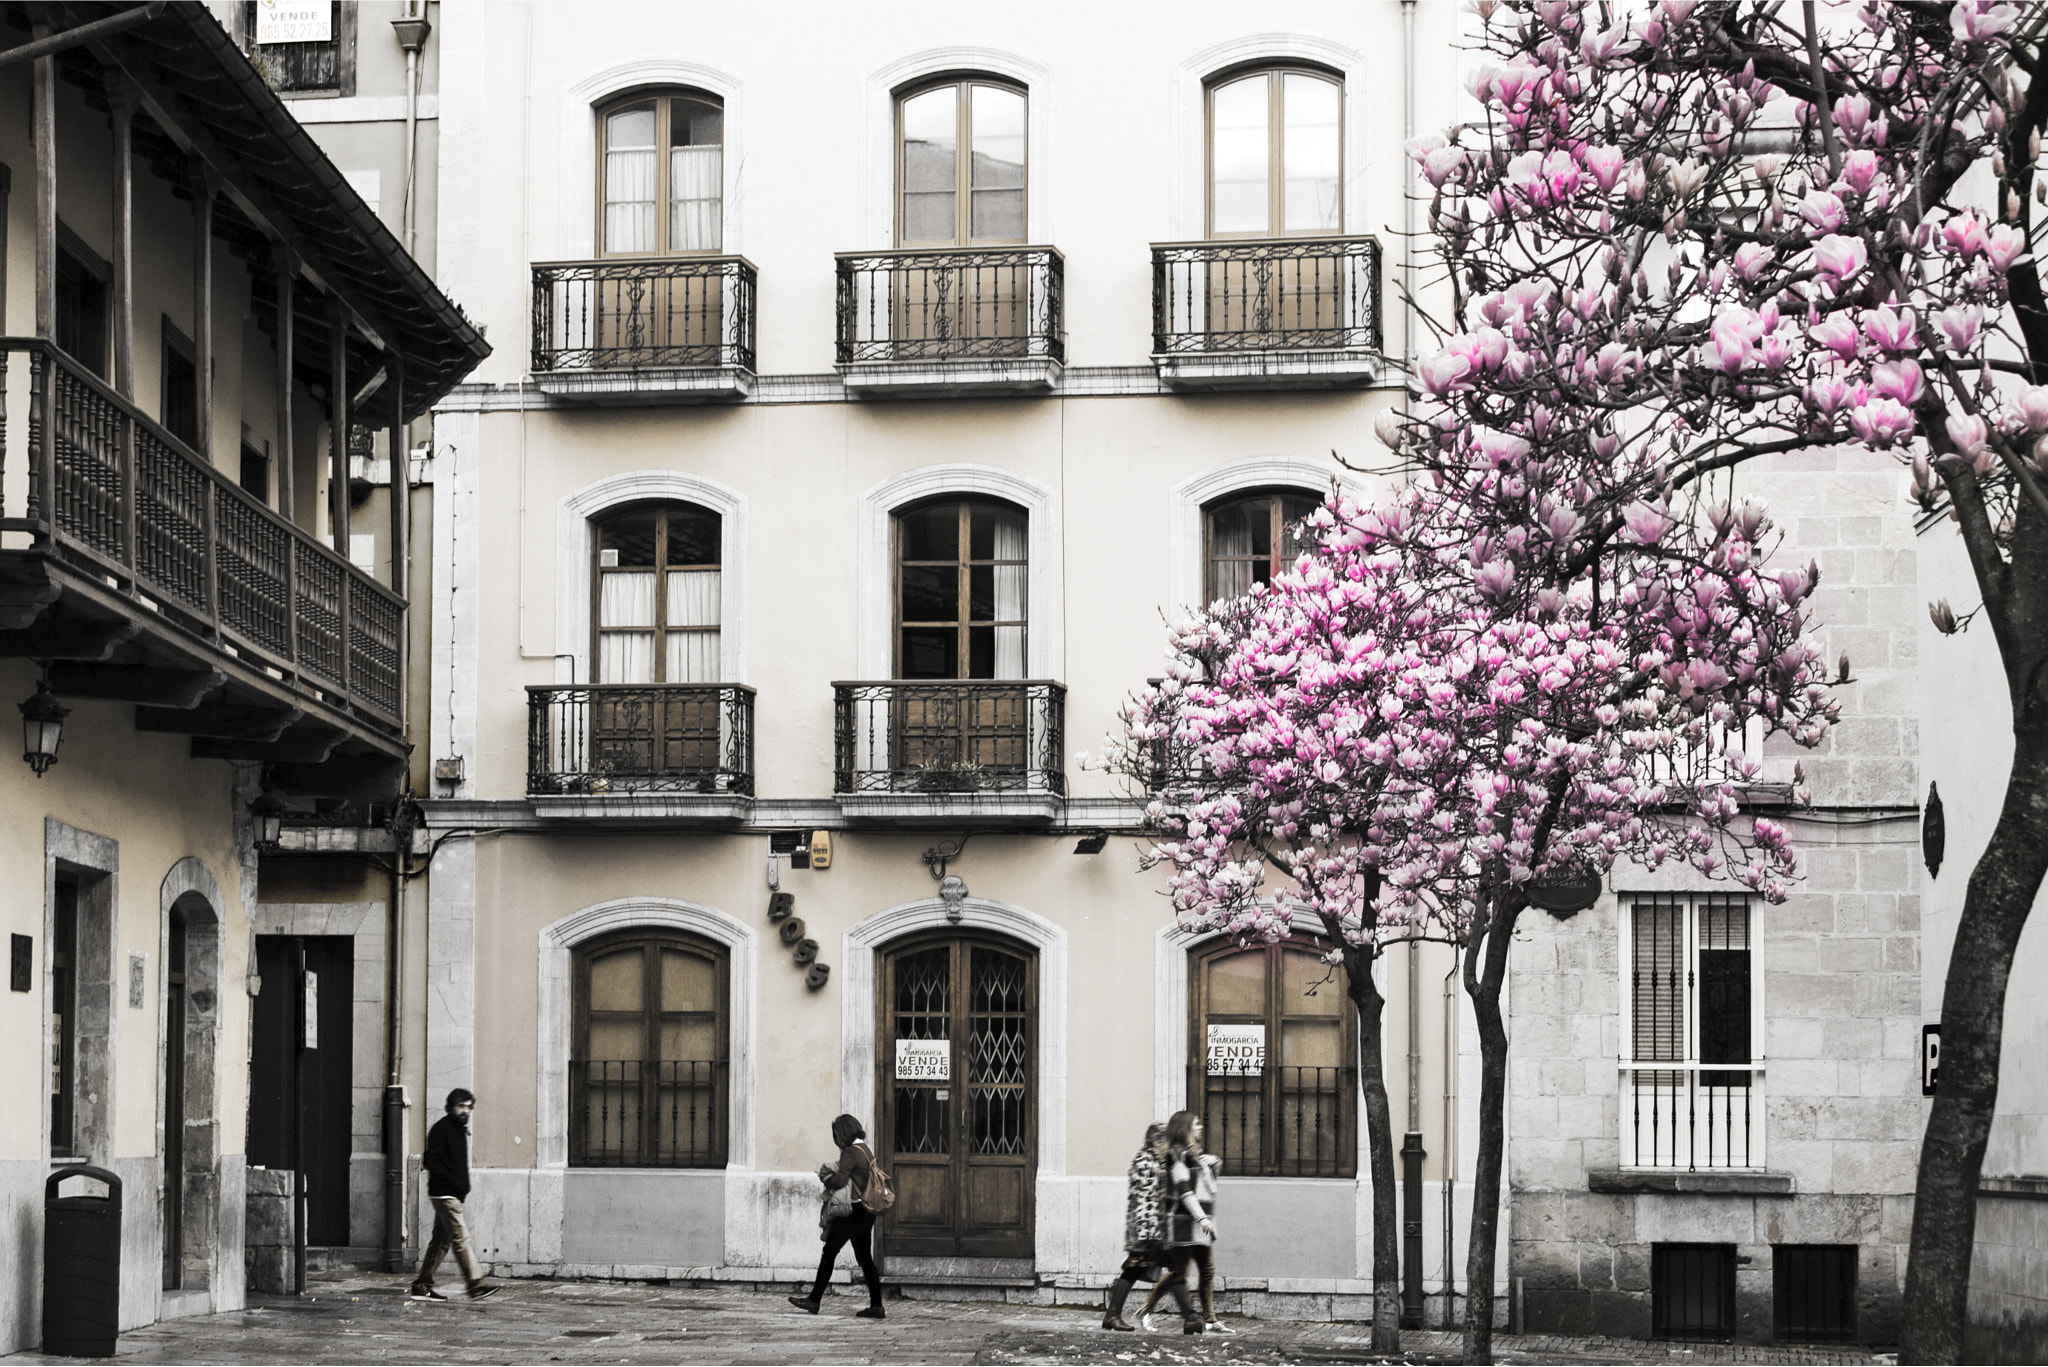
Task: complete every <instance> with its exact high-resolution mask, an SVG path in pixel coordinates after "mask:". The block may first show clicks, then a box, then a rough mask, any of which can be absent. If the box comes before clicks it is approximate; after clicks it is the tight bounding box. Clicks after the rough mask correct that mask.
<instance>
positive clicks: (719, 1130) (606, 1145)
mask: <svg viewBox="0 0 2048 1367" xmlns="http://www.w3.org/2000/svg"><path fill="white" fill-rule="evenodd" d="M727 1081H728V1078H727V1066H726V1062H725V1060H724V1059H662V1060H660V1061H658V1062H643V1061H641V1060H639V1059H624V1060H619V1059H610V1060H595V1061H587V1062H586V1061H580V1060H572V1061H571V1062H570V1064H569V1093H570V1095H569V1132H570V1140H571V1146H570V1155H569V1161H570V1162H571V1163H573V1164H576V1165H577V1166H579V1167H610V1168H722V1167H724V1166H725V1155H726V1126H727V1123H728V1120H729V1117H728V1115H727V1106H728V1100H727V1097H726V1086H727Z"/></svg>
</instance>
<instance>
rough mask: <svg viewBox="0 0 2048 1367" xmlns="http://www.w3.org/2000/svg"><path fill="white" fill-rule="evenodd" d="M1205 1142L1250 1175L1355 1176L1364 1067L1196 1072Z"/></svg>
mask: <svg viewBox="0 0 2048 1367" xmlns="http://www.w3.org/2000/svg"><path fill="white" fill-rule="evenodd" d="M1193 1081H1194V1083H1195V1085H1196V1087H1197V1088H1198V1089H1199V1090H1198V1091H1197V1092H1196V1095H1197V1096H1198V1097H1199V1098H1200V1103H1201V1109H1200V1113H1201V1116H1202V1128H1203V1130H1204V1132H1205V1133H1204V1139H1203V1143H1204V1144H1205V1145H1206V1147H1207V1148H1208V1149H1209V1151H1210V1152H1211V1153H1214V1154H1215V1155H1216V1156H1217V1157H1219V1158H1221V1159H1222V1160H1223V1170H1224V1171H1225V1172H1227V1173H1237V1174H1239V1175H1241V1176H1249V1177H1352V1176H1355V1175H1356V1174H1357V1171H1358V1100H1357V1098H1358V1069H1356V1068H1355V1067H1293V1066H1282V1065H1278V1064H1269V1065H1267V1066H1266V1067H1264V1068H1260V1069H1254V1070H1251V1071H1247V1072H1232V1073H1221V1074H1214V1075H1208V1076H1204V1075H1202V1074H1201V1073H1200V1072H1199V1065H1198V1071H1197V1075H1196V1076H1195V1077H1194V1079H1193Z"/></svg>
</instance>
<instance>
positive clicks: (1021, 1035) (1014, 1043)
mask: <svg viewBox="0 0 2048 1367" xmlns="http://www.w3.org/2000/svg"><path fill="white" fill-rule="evenodd" d="M880 959H881V962H880V964H879V968H880V974H879V977H880V982H879V984H878V986H879V988H880V990H879V991H878V992H877V993H876V994H875V1008H876V1016H877V1019H876V1022H875V1047H876V1052H875V1078H876V1093H877V1095H876V1099H875V1100H876V1105H875V1114H876V1120H877V1123H876V1126H875V1136H874V1140H875V1149H876V1152H877V1154H878V1156H879V1157H880V1158H881V1160H882V1164H883V1166H884V1167H886V1168H887V1169H888V1170H889V1172H890V1174H891V1176H892V1177H893V1178H894V1179H895V1183H896V1193H897V1195H896V1205H895V1208H894V1209H893V1210H892V1211H891V1213H890V1218H889V1219H888V1220H887V1221H885V1222H884V1223H883V1225H882V1229H883V1246H884V1249H885V1251H886V1252H888V1253H891V1254H898V1255H903V1256H907V1257H940V1258H961V1257H967V1258H1029V1257H1031V1256H1032V1228H1033V1206H1034V1195H1035V1192H1034V1187H1035V1180H1034V1179H1035V1177H1036V1174H1037V1170H1038V1153H1037V1136H1038V1114H1037V1113H1038V1095H1037V1094H1038V1024H1039V1023H1038V955H1037V953H1036V951H1035V950H1033V949H1032V948H1031V947H1030V946H1029V945H1025V944H1021V943H1019V942H1017V941H1015V940H1012V939H1009V938H1007V937H1004V936H999V935H994V934H990V933H988V932H962V931H946V932H937V933H931V934H924V935H917V936H912V937H909V938H906V939H903V940H900V941H897V942H895V943H894V944H891V945H889V946H887V947H886V948H884V949H883V950H882V952H881V955H880Z"/></svg>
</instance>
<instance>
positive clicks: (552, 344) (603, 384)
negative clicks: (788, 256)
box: [533, 256, 757, 405]
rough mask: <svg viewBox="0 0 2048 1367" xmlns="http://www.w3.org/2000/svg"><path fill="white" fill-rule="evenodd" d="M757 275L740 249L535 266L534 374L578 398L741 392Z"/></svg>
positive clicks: (605, 400) (750, 351)
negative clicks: (734, 252) (733, 252)
mask: <svg viewBox="0 0 2048 1367" xmlns="http://www.w3.org/2000/svg"><path fill="white" fill-rule="evenodd" d="M756 278H757V277H756V272H755V270H754V264H753V263H752V262H751V261H748V260H747V259H746V258H745V257H739V256H685V257H669V258H662V259H653V260H627V261H555V262H544V263H542V264H539V265H536V266H535V267H534V268H533V382H534V384H535V385H536V386H537V387H538V388H539V389H540V390H541V391H542V392H543V393H546V394H549V395H552V396H554V397H556V398H560V399H567V400H570V401H572V402H577V403H590V404H611V405H623V404H675V403H716V402H732V401H735V400H739V399H744V398H746V397H747V395H748V394H750V393H752V392H753V388H754V290H755V282H756Z"/></svg>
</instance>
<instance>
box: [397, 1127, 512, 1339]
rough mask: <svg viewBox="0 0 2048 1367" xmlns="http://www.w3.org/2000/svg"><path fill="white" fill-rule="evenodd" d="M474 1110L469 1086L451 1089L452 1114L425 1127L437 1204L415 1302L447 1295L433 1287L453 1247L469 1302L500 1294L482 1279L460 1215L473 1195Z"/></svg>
mask: <svg viewBox="0 0 2048 1367" xmlns="http://www.w3.org/2000/svg"><path fill="white" fill-rule="evenodd" d="M475 1109H476V1097H475V1096H474V1095H473V1094H472V1093H471V1092H470V1091H469V1090H468V1089H466V1088H463V1087H457V1088H456V1089H455V1090H454V1091H452V1092H450V1093H448V1114H446V1115H444V1116H442V1117H441V1118H440V1119H439V1120H437V1121H435V1122H434V1128H432V1129H431V1130H428V1131H427V1153H426V1169H427V1195H428V1197H429V1198H431V1199H432V1200H433V1203H434V1241H433V1242H432V1243H430V1244H428V1245H427V1257H426V1261H424V1262H422V1263H421V1264H420V1272H419V1275H418V1276H417V1277H414V1278H413V1279H412V1292H411V1295H412V1298H413V1299H414V1300H416V1301H445V1300H447V1299H448V1298H447V1297H446V1296H444V1295H442V1294H441V1293H440V1292H438V1291H436V1290H435V1289H434V1270H435V1269H436V1268H438V1267H440V1266H441V1259H443V1258H445V1257H447V1256H448V1250H449V1249H450V1248H453V1249H454V1250H455V1260H456V1262H458V1263H460V1264H461V1265H462V1276H463V1279H464V1280H465V1281H467V1282H468V1283H469V1298H470V1299H471V1300H473V1301H480V1300H482V1299H483V1298H484V1297H486V1296H495V1295H497V1294H498V1288H497V1287H495V1286H490V1285H488V1284H486V1283H485V1281H484V1274H483V1269H482V1268H480V1267H478V1266H477V1262H476V1254H475V1253H473V1252H471V1251H470V1247H469V1226H468V1224H467V1223H465V1222H464V1220H463V1218H462V1203H463V1202H464V1201H465V1200H467V1199H468V1198H469V1114H470V1112H471V1111H473V1110H475Z"/></svg>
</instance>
